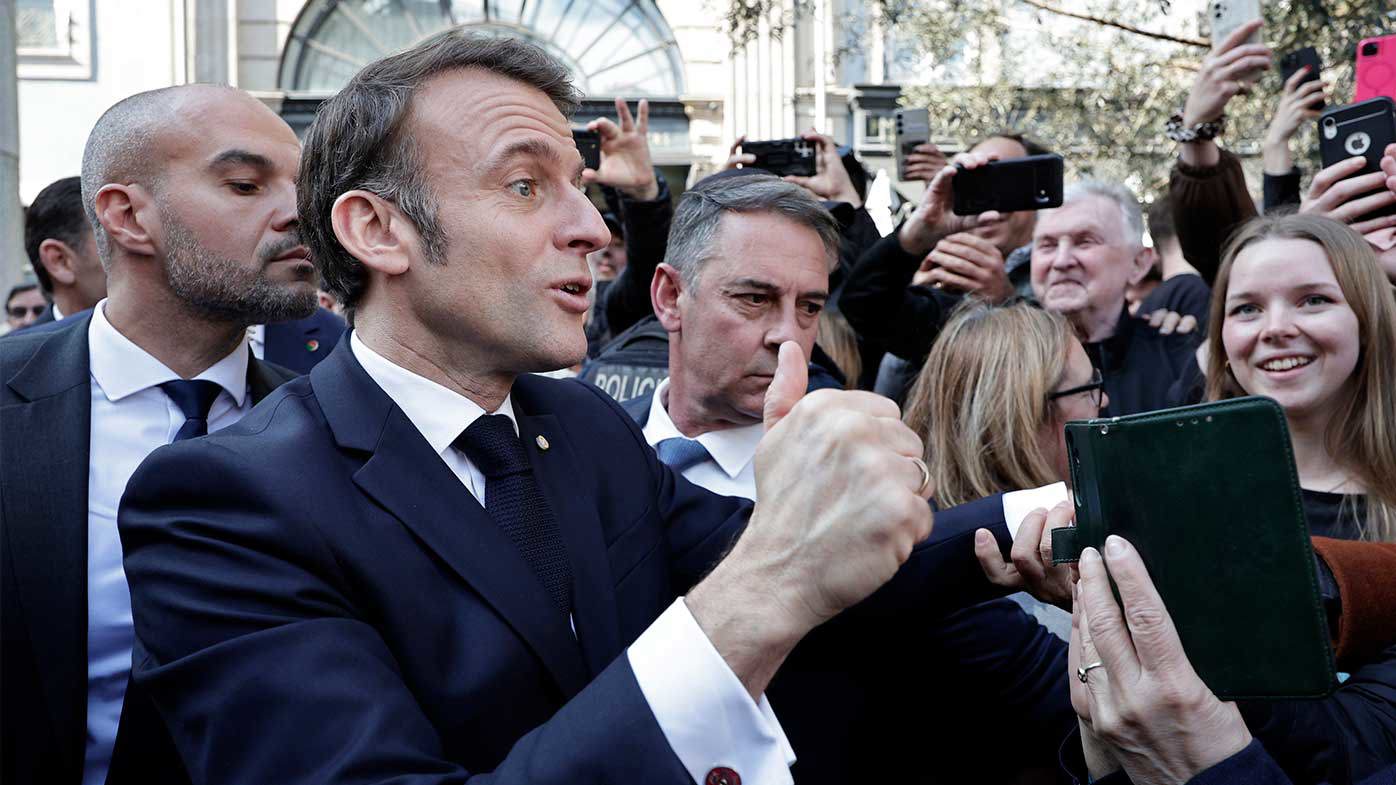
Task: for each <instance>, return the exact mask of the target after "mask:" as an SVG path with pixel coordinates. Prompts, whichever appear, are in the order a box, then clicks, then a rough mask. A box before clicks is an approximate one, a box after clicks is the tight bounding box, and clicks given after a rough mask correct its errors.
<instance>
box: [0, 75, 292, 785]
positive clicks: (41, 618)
mask: <svg viewBox="0 0 1396 785" xmlns="http://www.w3.org/2000/svg"><path fill="white" fill-rule="evenodd" d="M299 159H300V144H299V142H298V141H297V139H296V136H295V134H294V133H293V132H292V131H291V129H290V127H288V126H287V125H286V123H284V122H283V121H282V120H281V119H280V118H279V117H277V116H276V115H275V114H274V113H272V112H271V111H270V110H269V109H267V108H266V107H265V106H264V105H262V104H261V102H259V101H257V100H256V99H254V98H252V97H251V96H249V95H248V94H247V93H244V92H242V91H240V90H234V89H231V88H226V87H213V86H207V85H190V86H184V87H175V88H168V89H164V90H157V91H153V92H147V93H141V94H139V95H135V96H132V97H130V98H127V99H125V100H123V101H121V102H120V103H118V104H116V105H115V106H113V107H111V108H110V109H109V110H107V112H106V113H105V114H104V115H103V116H102V117H101V119H99V120H98V121H97V125H96V127H95V128H93V130H92V134H91V136H90V137H89V138H88V142H87V148H86V150H85V152H84V154H83V167H82V196H83V206H84V209H85V210H86V212H87V217H88V222H89V223H90V224H91V225H92V227H93V230H94V232H95V239H96V244H97V249H98V253H99V255H100V258H101V261H102V266H103V267H104V268H105V269H106V271H107V298H106V299H105V300H102V301H101V302H99V303H98V304H97V305H96V307H95V308H93V310H92V311H91V312H90V313H88V314H86V315H84V316H75V317H73V318H70V319H65V320H63V321H60V322H54V323H52V324H50V325H45V326H43V327H37V328H35V329H34V330H31V331H29V332H27V333H25V334H24V335H22V336H15V337H14V338H11V339H9V340H7V341H5V342H4V343H3V344H0V379H3V381H4V386H3V388H0V406H3V408H4V411H5V417H4V420H3V426H2V427H0V499H3V501H0V537H3V546H4V552H5V558H4V560H3V562H0V597H3V612H2V613H0V625H2V626H3V632H4V636H3V651H0V701H3V705H0V717H3V721H2V722H3V743H2V745H0V761H3V763H2V764H0V781H4V782H7V783H9V782H13V783H21V782H24V783H29V782H34V783H37V782H44V783H66V784H69V785H76V783H79V782H82V783H86V784H87V785H99V784H100V783H102V782H104V781H106V780H107V774H108V768H109V766H110V768H111V769H112V779H111V780H110V781H112V782H115V781H118V780H121V781H125V780H132V781H135V780H141V781H156V780H155V779H152V778H150V777H147V776H144V773H143V772H142V766H143V765H144V763H145V761H147V760H149V759H151V758H152V757H153V755H151V754H150V752H149V751H150V750H151V749H152V748H159V745H161V744H163V743H167V742H166V741H165V740H163V739H162V738H160V737H159V736H160V733H161V732H162V731H163V728H162V727H161V726H159V725H158V724H150V723H129V722H128V720H129V717H130V715H132V714H136V715H140V714H144V713H147V712H151V711H153V710H152V709H151V707H150V706H149V705H148V703H146V702H145V701H144V699H143V698H142V697H140V696H139V695H138V694H137V693H131V694H129V695H128V694H127V682H128V679H129V674H130V668H131V649H132V641H133V632H132V625H131V606H130V598H129V594H128V588H127V584H126V578H125V573H124V572H123V569H122V564H121V558H122V553H121V542H120V540H119V538H118V536H117V529H116V512H117V505H118V502H119V501H120V499H121V494H122V492H123V491H124V490H125V487H126V482H127V480H128V479H129V478H130V476H131V473H132V472H134V471H135V469H136V466H137V465H138V464H139V463H140V462H141V461H142V460H143V459H144V458H145V457H146V455H148V454H149V453H150V452H151V451H152V450H154V449H155V448H156V447H159V446H161V445H164V444H168V443H170V442H172V441H180V440H184V439H187V438H193V437H196V436H200V435H202V434H205V433H207V432H208V431H210V430H218V429H220V428H223V427H225V426H227V425H230V424H232V423H234V422H236V421H237V420H238V419H240V418H241V417H242V415H243V414H245V413H246V412H247V411H248V410H250V409H251V408H252V406H253V404H254V403H256V402H257V401H259V400H261V399H262V398H263V397H265V396H266V395H267V394H268V393H270V392H271V391H272V390H273V389H274V388H276V387H277V386H279V385H280V384H281V383H282V382H284V381H287V380H288V379H290V378H292V377H293V376H294V374H292V373H291V372H289V371H286V370H285V369H282V368H279V367H277V366H273V365H269V364H266V363H262V362H259V361H258V360H256V359H255V358H254V357H253V356H252V353H251V352H250V350H249V348H248V346H247V338H246V329H247V327H248V325H250V324H257V323H263V322H270V321H278V320H282V319H289V318H300V317H304V316H308V315H309V314H310V313H311V312H312V311H313V310H314V308H315V303H316V294H315V285H316V276H315V270H314V268H313V267H312V266H311V264H310V262H309V259H308V256H309V254H308V253H307V251H306V249H305V247H304V246H303V245H301V241H300V239H299V234H298V231H297V225H298V224H297V218H296V193H295V173H296V167H297V166H298V163H299ZM123 702H124V703H125V705H124V708H123ZM118 720H120V721H121V725H122V727H123V728H126V727H133V726H134V727H141V728H143V732H142V733H140V734H136V735H131V734H128V733H126V732H125V731H124V730H123V732H122V734H120V736H119V737H118V733H117V727H118ZM114 756H115V757H114ZM117 759H119V760H120V761H122V762H123V763H117V762H114V761H115V760H117ZM118 768H121V769H123V773H122V774H121V775H118V774H117V769H118ZM159 781H162V782H163V781H166V780H164V779H160V780H159Z"/></svg>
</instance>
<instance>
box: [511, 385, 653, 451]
mask: <svg viewBox="0 0 1396 785" xmlns="http://www.w3.org/2000/svg"><path fill="white" fill-rule="evenodd" d="M513 396H514V400H515V404H516V408H519V409H522V411H523V412H524V413H525V414H551V415H553V416H555V417H557V418H558V419H559V421H560V422H561V423H563V425H564V426H565V427H566V428H567V429H568V431H570V432H571V433H573V434H574V436H575V441H576V442H577V443H580V444H584V445H586V447H587V448H588V449H594V450H603V451H604V450H608V449H615V448H616V447H617V446H619V445H621V444H634V445H637V446H640V447H645V446H647V445H646V444H645V440H644V434H643V433H642V432H641V430H640V427H639V426H638V425H637V424H636V422H635V419H634V418H633V417H632V416H631V414H630V413H629V412H628V411H627V410H626V408H625V407H624V406H622V405H621V404H620V403H618V402H617V401H616V400H615V399H614V398H612V397H611V396H610V395H608V394H606V392H605V391H604V390H602V389H601V388H600V387H597V386H596V385H594V384H591V383H589V382H586V381H582V380H580V379H575V378H573V379H551V378H548V377H545V376H538V375H536V374H526V375H524V376H520V377H519V378H518V379H517V380H516V381H515V382H514V388H513Z"/></svg>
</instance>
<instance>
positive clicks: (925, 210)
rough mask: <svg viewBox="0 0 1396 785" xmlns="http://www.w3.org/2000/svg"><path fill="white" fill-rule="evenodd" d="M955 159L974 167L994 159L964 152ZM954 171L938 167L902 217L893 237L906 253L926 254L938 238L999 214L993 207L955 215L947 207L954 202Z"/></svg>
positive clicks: (967, 228)
mask: <svg viewBox="0 0 1396 785" xmlns="http://www.w3.org/2000/svg"><path fill="white" fill-rule="evenodd" d="M955 160H956V161H957V162H959V163H960V165H962V166H963V167H964V168H965V169H976V168H978V167H980V166H983V165H985V164H987V163H989V162H990V161H992V160H994V158H993V157H991V156H986V155H981V154H978V153H967V154H963V155H959V156H956V157H955ZM955 172H956V168H955V167H954V166H945V167H942V168H941V170H940V171H939V172H937V173H936V175H935V177H933V178H931V184H930V185H928V186H927V187H926V193H925V194H923V195H922V196H921V203H920V204H919V205H917V206H916V210H915V211H914V212H912V214H911V217H910V218H907V219H906V223H903V224H902V228H901V229H900V230H899V231H898V233H897V239H898V240H900V241H901V245H902V249H903V250H904V251H906V252H907V253H909V254H912V255H914V256H920V255H922V254H926V253H929V252H930V250H931V249H932V248H934V247H935V244H936V243H938V242H940V240H941V238H943V237H946V236H948V235H952V234H955V233H956V232H965V231H969V230H970V229H973V228H974V227H975V226H977V225H978V224H979V221H980V220H981V219H983V220H997V219H998V218H999V217H1000V215H999V213H998V212H996V211H993V210H990V211H989V212H987V213H981V214H980V215H955V214H954V212H953V211H952V210H951V207H952V206H953V205H954V203H955V189H954V184H953V180H954V178H955Z"/></svg>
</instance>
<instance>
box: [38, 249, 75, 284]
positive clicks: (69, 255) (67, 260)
mask: <svg viewBox="0 0 1396 785" xmlns="http://www.w3.org/2000/svg"><path fill="white" fill-rule="evenodd" d="M39 264H42V265H43V266H44V271H45V272H47V273H48V277H49V278H50V279H52V281H53V282H54V284H61V285H63V286H72V285H73V284H75V283H77V280H78V274H77V271H76V270H74V269H73V268H74V267H75V266H76V264H77V254H75V253H73V249H72V248H70V247H69V246H68V244H67V243H65V242H63V241H62V240H55V239H53V238H52V237H50V238H49V239H47V240H44V241H43V242H42V243H39Z"/></svg>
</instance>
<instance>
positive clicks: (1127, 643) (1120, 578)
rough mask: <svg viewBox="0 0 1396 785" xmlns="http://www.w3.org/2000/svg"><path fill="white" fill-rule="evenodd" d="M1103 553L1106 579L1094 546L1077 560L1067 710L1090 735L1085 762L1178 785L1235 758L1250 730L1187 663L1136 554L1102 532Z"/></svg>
mask: <svg viewBox="0 0 1396 785" xmlns="http://www.w3.org/2000/svg"><path fill="white" fill-rule="evenodd" d="M1105 554H1106V558H1107V559H1108V560H1109V573H1108V574H1107V573H1106V562H1105V561H1103V560H1102V558H1101V555H1100V553H1099V552H1097V551H1096V550H1095V549H1094V548H1087V549H1086V550H1085V552H1083V553H1082V554H1081V565H1080V569H1081V581H1080V583H1079V584H1078V589H1077V601H1076V603H1075V611H1074V613H1073V620H1072V636H1071V644H1070V648H1071V651H1070V652H1069V653H1068V657H1067V659H1068V663H1069V665H1068V667H1070V668H1071V672H1070V674H1069V675H1068V677H1067V678H1068V680H1069V681H1070V683H1071V705H1072V707H1073V708H1075V709H1076V713H1077V715H1078V716H1079V717H1080V718H1081V721H1082V722H1081V724H1082V730H1083V731H1087V730H1089V731H1090V733H1089V736H1088V735H1087V734H1086V733H1084V732H1083V734H1082V743H1083V745H1084V746H1085V747H1086V750H1085V751H1086V753H1087V763H1088V765H1091V763H1092V761H1093V760H1094V762H1095V765H1105V766H1108V765H1109V761H1112V760H1113V761H1117V762H1118V763H1119V765H1120V766H1122V767H1123V768H1124V770H1125V772H1126V773H1128V774H1129V777H1130V779H1131V780H1132V781H1133V782H1134V783H1135V784H1136V785H1182V784H1183V783H1186V782H1187V781H1189V780H1191V779H1192V778H1193V777H1195V776H1196V775H1198V774H1200V773H1201V772H1203V771H1205V770H1206V769H1208V768H1211V767H1212V766H1215V765H1216V764H1218V763H1221V762H1222V761H1224V760H1226V759H1227V758H1229V757H1231V756H1232V755H1235V754H1236V753H1238V752H1240V751H1241V750H1242V749H1244V748H1245V747H1246V745H1248V744H1250V742H1251V734H1250V731H1249V730H1247V728H1246V723H1245V722H1244V721H1243V720H1242V719H1241V712H1240V710H1238V709H1237V708H1236V704H1234V703H1223V702H1222V701H1220V700H1218V699H1217V697H1216V696H1215V695H1213V694H1212V692H1211V691H1210V690H1208V689H1207V685H1205V684H1203V683H1202V680H1201V679H1200V678H1198V676H1197V672H1196V671H1194V670H1193V667H1192V663H1190V662H1188V658H1187V654H1186V653H1185V652H1184V651H1183V644H1182V642H1181V641H1179V640H1178V631H1177V629H1176V628H1174V626H1173V619H1172V617H1170V616H1169V615H1168V610H1167V609H1166V608H1165V607H1164V606H1163V601H1162V600H1161V599H1160V598H1159V595H1158V590H1157V589H1155V588H1154V584H1153V581H1151V580H1150V579H1149V573H1148V571H1147V570H1146V569H1145V568H1144V562H1143V561H1142V560H1141V559H1140V558H1139V552H1138V551H1136V550H1135V549H1134V548H1133V546H1131V545H1130V544H1129V543H1128V542H1126V541H1125V540H1124V539H1123V538H1121V537H1116V536H1111V537H1109V538H1108V539H1107V541H1106V545H1105ZM1112 577H1113V578H1114V579H1115V585H1116V586H1117V587H1118V588H1119V592H1120V602H1121V604H1122V605H1123V606H1124V612H1123V615H1121V610H1120V605H1117V604H1116V603H1115V598H1114V596H1113V594H1112V593H1111V591H1110V578H1112ZM1095 662H1100V663H1102V666H1101V667H1098V668H1093V669H1092V670H1091V671H1090V672H1089V673H1087V674H1086V682H1085V683H1084V684H1083V683H1081V680H1080V679H1078V678H1077V675H1076V674H1077V671H1076V668H1078V667H1085V666H1087V665H1089V664H1091V663H1095ZM1105 773H1108V772H1097V771H1094V770H1093V771H1092V772H1091V774H1092V776H1094V777H1097V778H1099V777H1100V776H1103V774H1105Z"/></svg>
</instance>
